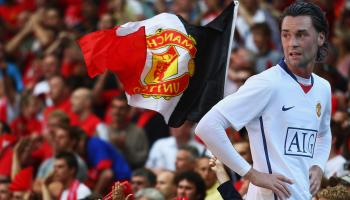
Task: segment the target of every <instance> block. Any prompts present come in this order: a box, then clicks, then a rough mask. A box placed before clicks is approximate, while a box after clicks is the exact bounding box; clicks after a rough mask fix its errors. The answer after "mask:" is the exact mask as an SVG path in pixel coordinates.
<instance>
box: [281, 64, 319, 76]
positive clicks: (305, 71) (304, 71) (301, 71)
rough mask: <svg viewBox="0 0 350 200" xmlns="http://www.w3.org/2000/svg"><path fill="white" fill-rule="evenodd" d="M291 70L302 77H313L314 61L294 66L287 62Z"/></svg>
mask: <svg viewBox="0 0 350 200" xmlns="http://www.w3.org/2000/svg"><path fill="white" fill-rule="evenodd" d="M287 66H288V68H289V70H290V71H291V72H292V73H293V74H295V75H297V76H300V77H302V78H305V79H309V78H310V77H311V74H312V71H313V69H314V62H312V63H309V64H308V65H307V66H306V67H297V66H292V65H290V64H288V63H287Z"/></svg>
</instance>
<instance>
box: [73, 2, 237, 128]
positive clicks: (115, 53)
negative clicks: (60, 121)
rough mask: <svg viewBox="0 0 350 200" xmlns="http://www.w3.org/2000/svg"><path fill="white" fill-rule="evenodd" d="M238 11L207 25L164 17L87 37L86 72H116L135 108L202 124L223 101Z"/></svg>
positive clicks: (228, 11) (175, 123)
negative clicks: (210, 112) (204, 118)
mask: <svg viewBox="0 0 350 200" xmlns="http://www.w3.org/2000/svg"><path fill="white" fill-rule="evenodd" d="M237 6H238V2H236V1H235V2H233V3H231V4H230V5H229V6H228V7H227V8H226V9H225V10H224V11H223V12H222V13H221V14H220V15H219V16H218V17H217V18H216V19H214V20H213V21H212V22H211V23H209V24H207V25H206V26H195V25H191V24H189V23H187V22H186V21H185V20H184V19H182V18H181V17H179V16H177V15H174V14H169V13H162V14H159V15H156V16H154V17H152V18H150V19H147V20H144V21H138V22H129V23H127V24H124V25H121V26H118V27H115V28H114V29H111V30H102V31H96V32H93V33H90V34H87V35H85V36H84V37H82V38H81V39H80V40H79V45H80V47H81V49H82V52H83V54H84V59H85V62H86V66H87V69H88V73H89V75H90V76H91V77H93V76H95V75H98V74H101V73H103V72H104V71H105V70H107V69H108V70H110V71H112V72H114V73H115V74H116V75H117V76H118V78H119V79H120V81H121V82H122V83H123V85H124V88H125V92H126V94H127V96H128V103H129V104H130V105H131V106H135V107H141V108H146V109H150V110H155V111H157V112H159V113H161V114H162V115H163V116H164V119H165V121H166V122H168V124H169V125H170V126H173V127H178V126H180V125H181V124H183V122H184V121H185V120H190V121H195V122H196V121H199V120H200V118H201V117H202V116H203V115H204V114H205V113H206V112H207V111H208V110H209V109H210V108H211V107H212V106H213V105H215V104H216V103H217V102H218V101H219V100H221V99H222V98H223V90H224V84H225V77H226V68H227V65H228V60H229V59H228V58H229V52H230V49H231V43H232V33H233V28H234V26H233V24H234V23H233V22H234V18H235V17H236V15H237Z"/></svg>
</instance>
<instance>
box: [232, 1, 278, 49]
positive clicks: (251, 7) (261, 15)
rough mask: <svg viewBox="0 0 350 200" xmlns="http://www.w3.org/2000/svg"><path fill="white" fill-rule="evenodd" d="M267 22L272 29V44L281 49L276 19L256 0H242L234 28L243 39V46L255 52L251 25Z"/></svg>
mask: <svg viewBox="0 0 350 200" xmlns="http://www.w3.org/2000/svg"><path fill="white" fill-rule="evenodd" d="M261 22H266V23H268V25H269V27H270V29H271V30H272V31H271V32H272V34H273V35H272V41H273V44H274V46H275V47H276V48H277V49H279V50H281V42H280V36H279V30H278V25H277V22H276V20H275V19H274V18H273V17H272V16H271V15H270V13H268V12H266V11H265V10H264V9H263V8H262V7H261V5H260V4H259V3H258V1H257V0H243V1H242V2H241V4H240V6H239V16H238V17H237V24H236V28H237V31H238V33H239V36H240V37H241V38H242V39H243V46H244V47H245V48H247V49H249V50H250V51H252V52H257V50H258V49H257V47H256V46H255V44H254V42H253V37H252V32H251V26H252V25H253V24H254V23H261Z"/></svg>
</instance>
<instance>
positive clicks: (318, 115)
mask: <svg viewBox="0 0 350 200" xmlns="http://www.w3.org/2000/svg"><path fill="white" fill-rule="evenodd" d="M316 114H317V117H320V116H321V103H320V102H318V103H317V105H316Z"/></svg>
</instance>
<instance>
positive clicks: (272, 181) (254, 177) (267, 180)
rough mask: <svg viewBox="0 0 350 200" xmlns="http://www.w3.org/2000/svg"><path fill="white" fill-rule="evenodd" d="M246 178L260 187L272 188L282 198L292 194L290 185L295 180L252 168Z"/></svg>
mask: <svg viewBox="0 0 350 200" xmlns="http://www.w3.org/2000/svg"><path fill="white" fill-rule="evenodd" d="M244 178H246V179H248V180H250V182H251V183H252V184H254V185H256V186H258V187H262V188H266V189H269V190H272V192H274V193H275V194H276V195H277V197H278V199H280V200H284V199H287V198H288V197H290V196H291V192H290V191H289V189H288V185H289V184H293V181H292V180H290V179H289V178H287V177H285V176H283V175H280V174H268V173H262V172H258V171H256V170H255V169H253V168H251V169H250V170H249V172H248V173H247V174H246V175H245V176H244Z"/></svg>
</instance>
